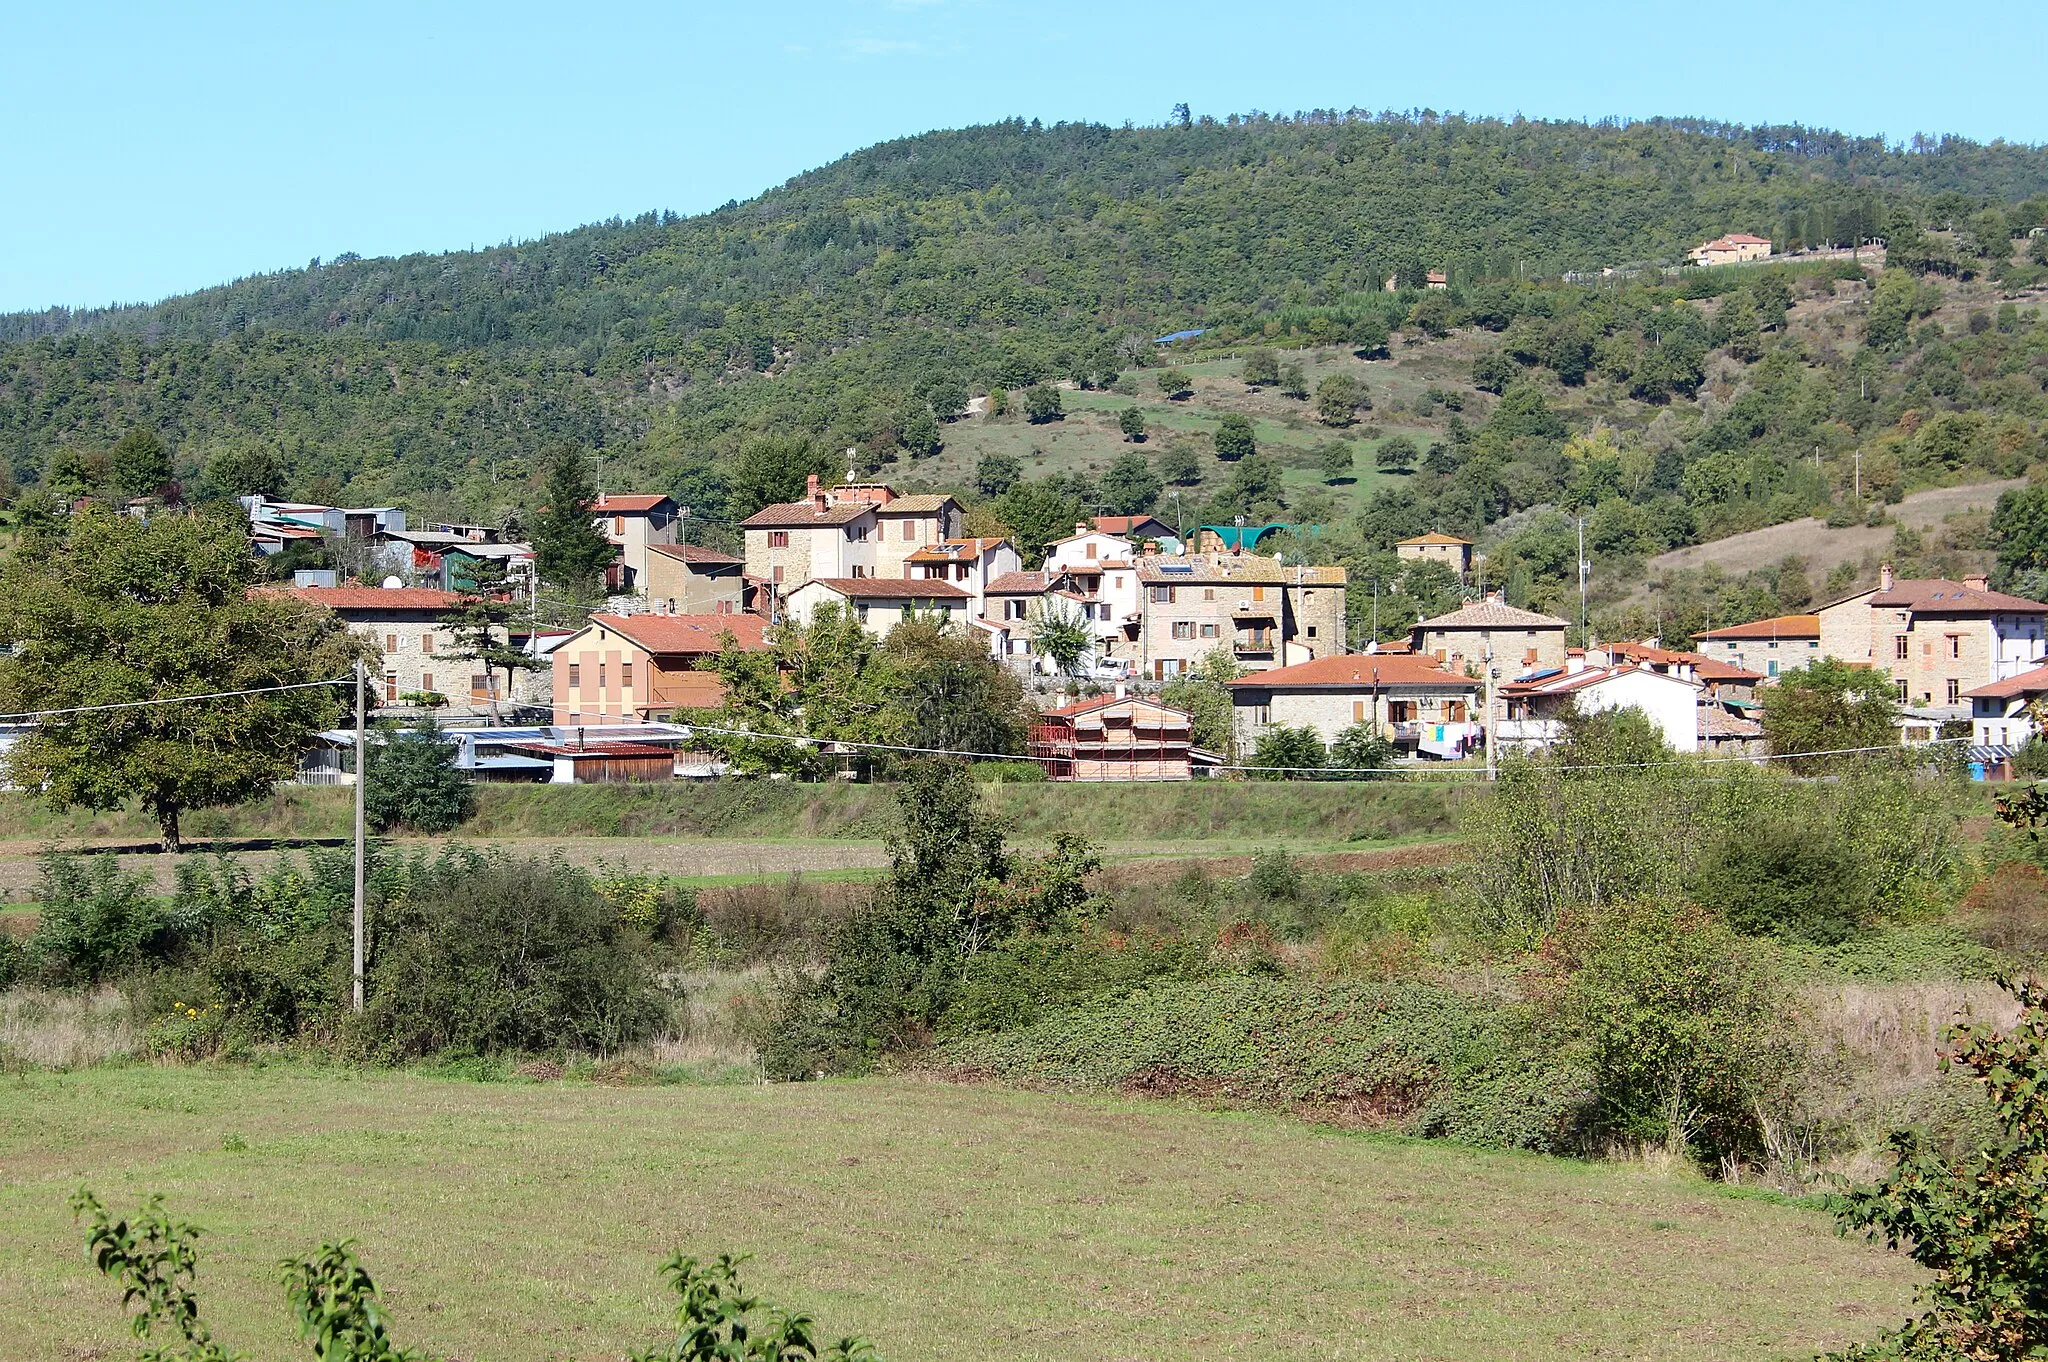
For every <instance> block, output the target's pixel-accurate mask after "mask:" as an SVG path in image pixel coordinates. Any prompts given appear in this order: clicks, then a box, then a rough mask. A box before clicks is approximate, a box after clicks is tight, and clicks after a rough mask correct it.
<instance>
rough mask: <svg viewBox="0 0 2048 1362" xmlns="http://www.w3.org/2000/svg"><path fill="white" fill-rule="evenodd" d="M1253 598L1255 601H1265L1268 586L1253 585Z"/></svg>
mask: <svg viewBox="0 0 2048 1362" xmlns="http://www.w3.org/2000/svg"><path fill="white" fill-rule="evenodd" d="M1252 599H1253V600H1255V601H1263V600H1264V599H1266V588H1264V587H1262V586H1255V587H1253V588H1252Z"/></svg>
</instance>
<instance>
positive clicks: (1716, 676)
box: [1565, 643, 1769, 682]
mask: <svg viewBox="0 0 2048 1362" xmlns="http://www.w3.org/2000/svg"><path fill="white" fill-rule="evenodd" d="M1565 651H1566V652H1567V653H1573V652H1582V651H1583V650H1582V649H1577V648H1567V649H1565ZM1607 651H1608V652H1610V653H1612V654H1613V655H1614V656H1616V657H1620V658H1626V659H1627V660H1629V661H1630V662H1654V663H1661V664H1663V665H1664V666H1667V667H1680V666H1683V667H1691V668H1692V669H1693V671H1694V673H1695V674H1697V675H1698V676H1699V678H1700V679H1701V680H1702V681H1752V682H1754V681H1764V680H1768V679H1769V678H1767V677H1766V676H1764V674H1763V673H1762V672H1753V671H1749V670H1747V669H1745V668H1742V667H1738V666H1736V665H1735V664H1734V663H1733V662H1722V661H1720V660H1718V659H1716V658H1711V657H1708V656H1707V655H1706V654H1705V653H1688V652H1680V651H1676V650H1674V649H1670V648H1652V647H1651V646H1650V645H1649V644H1647V643H1610V644H1608V645H1607Z"/></svg>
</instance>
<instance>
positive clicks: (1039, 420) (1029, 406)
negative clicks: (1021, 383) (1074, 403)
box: [1024, 383, 1066, 426]
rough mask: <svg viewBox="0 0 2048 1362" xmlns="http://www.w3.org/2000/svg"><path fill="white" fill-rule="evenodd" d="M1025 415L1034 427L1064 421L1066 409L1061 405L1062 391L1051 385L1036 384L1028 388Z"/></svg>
mask: <svg viewBox="0 0 2048 1362" xmlns="http://www.w3.org/2000/svg"><path fill="white" fill-rule="evenodd" d="M1024 415H1025V418H1026V419H1027V420H1029V421H1030V422H1031V424H1032V425H1034V426H1042V425H1044V424H1045V423H1046V422H1048V421H1058V420H1062V419H1064V418H1065V416H1066V409H1065V408H1064V407H1063V406H1061V404H1060V390H1059V389H1058V388H1055V387H1053V386H1052V384H1050V383H1034V384H1032V385H1031V386H1030V387H1028V388H1026V389H1025V390H1024Z"/></svg>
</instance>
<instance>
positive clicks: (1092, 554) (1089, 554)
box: [1088, 544, 1095, 558]
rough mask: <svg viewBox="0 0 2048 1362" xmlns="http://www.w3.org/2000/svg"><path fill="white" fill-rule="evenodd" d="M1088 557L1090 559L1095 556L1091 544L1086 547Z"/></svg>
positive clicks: (1093, 547) (1093, 546)
mask: <svg viewBox="0 0 2048 1362" xmlns="http://www.w3.org/2000/svg"><path fill="white" fill-rule="evenodd" d="M1088 556H1089V557H1090V558H1093V557H1094V556H1095V545H1093V544H1090V545H1089V546H1088Z"/></svg>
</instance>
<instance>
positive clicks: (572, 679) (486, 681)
mask: <svg viewBox="0 0 2048 1362" xmlns="http://www.w3.org/2000/svg"><path fill="white" fill-rule="evenodd" d="M569 684H570V685H572V686H573V685H575V684H576V669H575V668H574V667H571V668H570V669H569ZM469 698H470V699H472V700H488V699H490V698H491V678H490V676H489V675H488V674H487V673H484V672H477V673H475V674H473V675H472V676H471V677H470V678H469Z"/></svg>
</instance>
